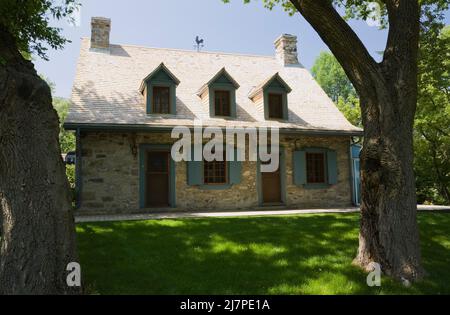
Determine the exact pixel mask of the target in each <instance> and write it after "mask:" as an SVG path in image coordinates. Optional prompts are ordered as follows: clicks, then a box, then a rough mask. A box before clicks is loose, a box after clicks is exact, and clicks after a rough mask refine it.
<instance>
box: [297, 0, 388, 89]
mask: <svg viewBox="0 0 450 315" xmlns="http://www.w3.org/2000/svg"><path fill="white" fill-rule="evenodd" d="M290 1H291V3H292V4H293V5H294V6H295V8H296V9H297V10H298V11H299V12H300V14H301V15H302V16H303V17H304V18H305V19H306V20H307V21H308V22H309V24H311V26H312V27H313V28H314V29H315V30H316V32H317V33H318V34H319V36H320V37H321V38H322V40H323V41H324V42H325V44H327V46H328V47H329V48H330V50H331V51H332V52H333V54H334V56H335V57H336V59H337V60H338V61H339V63H340V64H341V65H342V67H343V68H344V71H345V73H346V74H347V76H348V77H349V79H350V81H352V83H353V85H354V87H355V89H356V90H357V91H358V94H359V95H360V96H363V95H364V94H367V79H368V76H369V77H370V76H372V78H371V79H372V80H382V77H381V76H380V75H379V74H380V72H379V70H380V68H379V65H378V64H377V62H376V61H375V60H374V59H373V58H372V56H370V54H369V52H368V51H367V49H366V47H365V46H364V44H363V43H362V42H361V40H360V39H359V37H358V36H357V35H356V33H355V32H354V31H353V30H352V28H351V27H350V26H349V25H348V24H347V22H345V21H344V19H343V18H342V17H341V16H340V15H339V13H338V12H337V11H336V10H335V8H334V7H333V5H332V4H331V1H327V0H290ZM364 81H366V82H364Z"/></svg>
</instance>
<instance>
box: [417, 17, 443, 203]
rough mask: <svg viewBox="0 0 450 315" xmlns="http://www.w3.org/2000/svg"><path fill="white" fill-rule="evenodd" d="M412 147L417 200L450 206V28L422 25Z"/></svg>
mask: <svg viewBox="0 0 450 315" xmlns="http://www.w3.org/2000/svg"><path fill="white" fill-rule="evenodd" d="M414 148H415V160H414V165H415V171H416V178H417V190H418V197H419V200H420V201H422V202H434V203H446V204H450V26H446V27H445V28H443V27H442V25H439V24H436V23H423V27H422V36H421V41H420V58H419V97H418V104H417V114H416V119H415V128H414Z"/></svg>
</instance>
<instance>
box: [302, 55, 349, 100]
mask: <svg viewBox="0 0 450 315" xmlns="http://www.w3.org/2000/svg"><path fill="white" fill-rule="evenodd" d="M311 72H312V75H313V76H314V78H315V79H316V81H317V82H318V83H319V84H320V86H321V87H322V88H323V89H324V90H325V92H326V93H327V94H328V96H329V97H330V98H331V99H332V100H333V101H334V102H337V101H338V99H339V98H341V99H343V100H347V99H348V98H349V97H350V96H351V95H353V96H354V95H356V92H355V89H354V88H353V85H352V83H351V82H350V80H349V79H348V77H347V75H346V74H345V72H344V69H342V67H341V65H340V64H339V62H338V61H337V60H336V58H335V57H334V56H333V54H331V53H329V52H324V51H323V52H321V53H320V55H319V57H317V59H316V61H315V63H314V65H313V67H312V69H311Z"/></svg>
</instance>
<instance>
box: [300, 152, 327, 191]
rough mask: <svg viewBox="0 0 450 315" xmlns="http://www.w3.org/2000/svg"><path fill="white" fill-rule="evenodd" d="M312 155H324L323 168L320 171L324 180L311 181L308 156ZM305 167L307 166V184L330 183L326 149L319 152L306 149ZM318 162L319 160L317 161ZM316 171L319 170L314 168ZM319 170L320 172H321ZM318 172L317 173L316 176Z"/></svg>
mask: <svg viewBox="0 0 450 315" xmlns="http://www.w3.org/2000/svg"><path fill="white" fill-rule="evenodd" d="M312 155H321V156H322V169H321V170H320V172H321V173H322V181H310V171H311V170H310V168H309V166H308V164H309V162H308V160H309V159H308V156H312ZM305 163H306V165H305V168H306V185H325V184H328V181H327V178H328V172H327V154H326V152H325V151H322V152H319V151H316V152H311V151H306V152H305ZM316 163H317V161H316ZM314 171H315V172H317V170H314ZM320 172H319V173H320ZM316 175H317V174H315V176H316Z"/></svg>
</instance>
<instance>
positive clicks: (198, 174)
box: [187, 145, 203, 186]
mask: <svg viewBox="0 0 450 315" xmlns="http://www.w3.org/2000/svg"><path fill="white" fill-rule="evenodd" d="M194 156H195V146H194V145H193V146H192V149H191V159H192V161H188V162H187V181H188V185H189V186H196V185H202V184H203V161H194ZM202 156H203V154H202Z"/></svg>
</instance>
